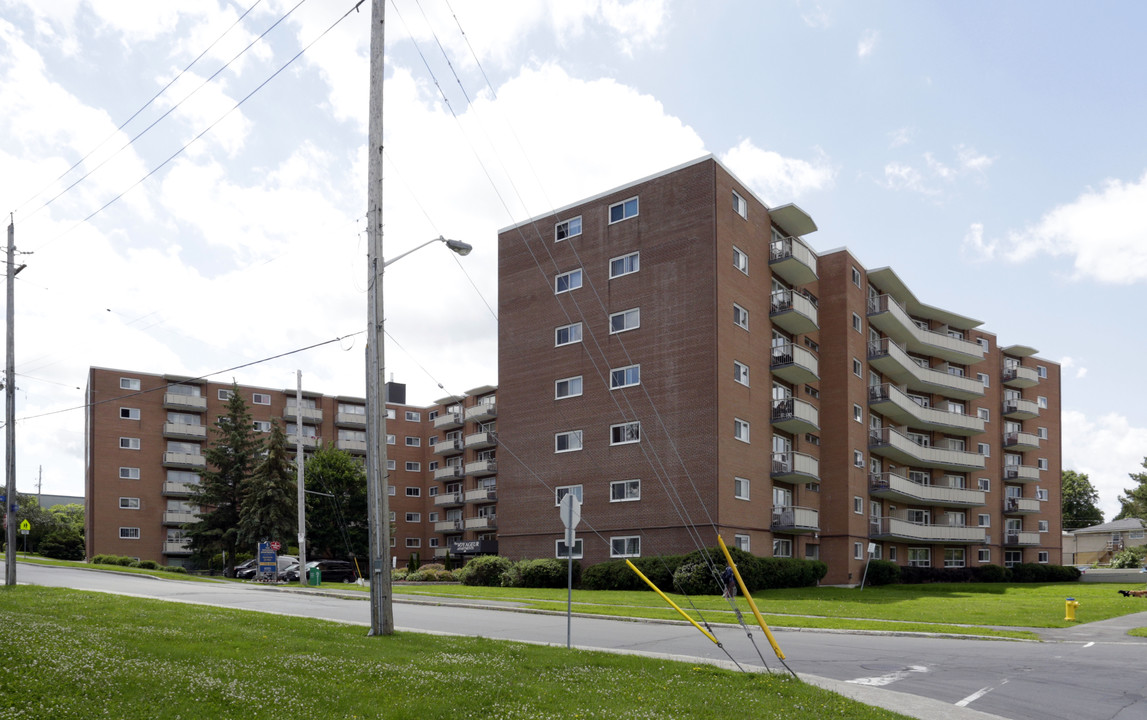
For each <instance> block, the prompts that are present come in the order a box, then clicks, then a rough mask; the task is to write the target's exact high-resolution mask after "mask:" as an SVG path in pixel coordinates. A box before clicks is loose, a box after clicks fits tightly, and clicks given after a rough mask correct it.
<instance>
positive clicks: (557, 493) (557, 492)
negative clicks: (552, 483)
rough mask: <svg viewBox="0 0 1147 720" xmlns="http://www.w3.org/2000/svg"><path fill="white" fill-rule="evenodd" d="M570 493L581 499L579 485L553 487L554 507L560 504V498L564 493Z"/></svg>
mask: <svg viewBox="0 0 1147 720" xmlns="http://www.w3.org/2000/svg"><path fill="white" fill-rule="evenodd" d="M570 494H572V495H573V496H574V497H576V498H577V499H578V500H583V499H584V498H583V497H582V494H581V485H559V486H558V487H556V488H554V507H557V506H558V505H561V504H562V498H564V497H565V496H566V495H570Z"/></svg>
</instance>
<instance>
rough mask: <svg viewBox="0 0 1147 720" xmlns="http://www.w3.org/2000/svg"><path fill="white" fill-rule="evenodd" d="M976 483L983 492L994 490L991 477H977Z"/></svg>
mask: <svg viewBox="0 0 1147 720" xmlns="http://www.w3.org/2000/svg"><path fill="white" fill-rule="evenodd" d="M976 485H977V487H978V488H979V489H980V490H982V491H983V492H991V491H992V479H991V478H977V479H976Z"/></svg>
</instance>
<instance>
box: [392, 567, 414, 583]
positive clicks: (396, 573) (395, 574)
mask: <svg viewBox="0 0 1147 720" xmlns="http://www.w3.org/2000/svg"><path fill="white" fill-rule="evenodd" d="M409 575H410V571H409V570H407V569H406V568H397V569H395V570H391V571H390V579H391V580H392V581H395V580H397V581H399V582H401V581H403V580H405V579H406V578H407V577H408V576H409Z"/></svg>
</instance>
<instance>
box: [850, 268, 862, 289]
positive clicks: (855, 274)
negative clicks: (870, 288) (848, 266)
mask: <svg viewBox="0 0 1147 720" xmlns="http://www.w3.org/2000/svg"><path fill="white" fill-rule="evenodd" d="M860 282H861V280H860V271H859V270H857V269H856V268H852V284H853V285H855V286H856V287H862V286H861V284H860Z"/></svg>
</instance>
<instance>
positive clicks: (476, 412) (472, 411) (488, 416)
mask: <svg viewBox="0 0 1147 720" xmlns="http://www.w3.org/2000/svg"><path fill="white" fill-rule="evenodd" d="M496 417H498V404H497V403H495V402H484V403H478V404H477V405H475V406H474V407H468V408H466V422H486V421H487V420H493V419H494V418H496Z"/></svg>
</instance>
